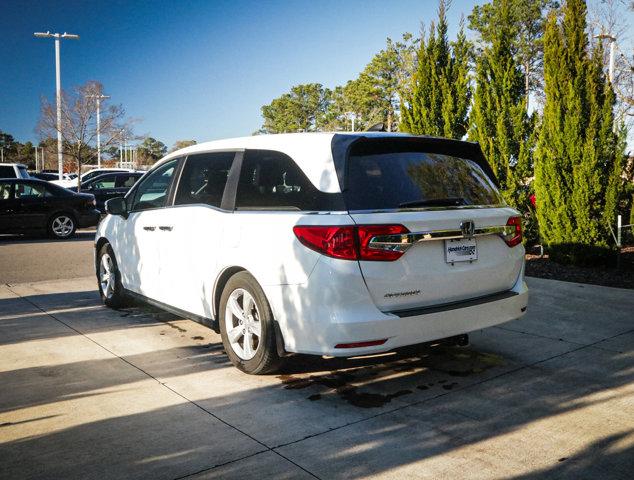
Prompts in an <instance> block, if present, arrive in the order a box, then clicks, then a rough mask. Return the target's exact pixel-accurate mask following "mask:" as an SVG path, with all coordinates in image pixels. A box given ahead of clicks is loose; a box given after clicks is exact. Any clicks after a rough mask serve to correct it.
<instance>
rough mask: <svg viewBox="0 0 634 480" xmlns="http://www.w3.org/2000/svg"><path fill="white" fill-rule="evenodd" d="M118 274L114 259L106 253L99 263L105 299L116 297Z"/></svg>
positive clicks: (100, 279) (100, 281)
mask: <svg viewBox="0 0 634 480" xmlns="http://www.w3.org/2000/svg"><path fill="white" fill-rule="evenodd" d="M115 280H116V273H115V269H114V264H113V262H112V258H111V257H110V255H109V254H107V253H104V254H103V255H102V256H101V261H100V262H99V285H100V286H101V291H102V292H103V295H104V297H106V298H108V299H110V298H112V295H114V287H115Z"/></svg>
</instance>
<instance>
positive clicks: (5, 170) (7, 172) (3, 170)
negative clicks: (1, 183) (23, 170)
mask: <svg viewBox="0 0 634 480" xmlns="http://www.w3.org/2000/svg"><path fill="white" fill-rule="evenodd" d="M0 178H15V170H13V167H10V166H8V165H0Z"/></svg>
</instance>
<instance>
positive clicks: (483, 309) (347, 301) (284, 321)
mask: <svg viewBox="0 0 634 480" xmlns="http://www.w3.org/2000/svg"><path fill="white" fill-rule="evenodd" d="M320 262H323V263H331V265H324V264H322V265H321V266H320V265H319V263H318V265H317V267H316V268H315V270H314V271H313V273H312V274H311V277H310V279H309V282H308V283H307V284H304V285H281V286H272V287H264V290H265V292H266V294H267V298H268V299H269V302H270V303H271V308H272V309H273V314H274V315H275V318H276V319H277V320H278V323H279V324H280V329H281V331H282V334H283V336H284V343H285V347H286V350H287V351H290V352H297V353H307V354H316V355H329V356H343V357H350V356H357V355H368V354H372V353H380V352H385V351H389V350H392V349H394V348H397V347H403V346H407V345H414V344H417V343H423V342H429V341H433V340H438V339H441V338H446V337H451V336H454V335H460V334H463V333H468V332H472V331H474V330H480V329H483V328H487V327H491V326H494V325H499V324H501V323H504V322H508V321H510V320H515V319H517V318H519V317H521V316H522V315H524V313H525V311H526V307H527V304H528V287H527V286H526V283H525V282H524V269H523V268H522V271H521V273H520V275H519V276H518V278H517V281H516V283H515V285H514V286H513V287H512V288H511V289H510V290H508V291H507V292H501V293H498V294H493V295H491V296H489V297H482V298H480V299H476V300H472V301H467V302H461V303H455V304H447V305H441V306H435V307H432V308H428V309H421V311H420V312H415V311H410V312H407V314H405V315H404V314H403V312H398V314H397V313H389V312H382V311H380V310H378V309H377V308H376V306H375V305H374V303H373V302H372V299H371V298H370V295H369V292H368V290H367V287H366V286H365V284H364V282H363V279H362V277H361V275H360V272H359V271H358V265H357V264H356V262H337V264H336V265H335V264H332V262H329V261H328V260H320ZM320 267H326V268H320ZM328 267H331V268H328ZM332 268H336V269H337V272H333V271H332ZM355 268H356V272H355ZM334 279H337V280H338V281H337V284H336V285H335V284H334V283H333V280H334ZM383 339H387V340H386V341H385V343H383V344H382V345H377V346H370V347H362V348H345V349H342V348H335V345H338V344H349V343H357V342H364V341H373V340H383Z"/></svg>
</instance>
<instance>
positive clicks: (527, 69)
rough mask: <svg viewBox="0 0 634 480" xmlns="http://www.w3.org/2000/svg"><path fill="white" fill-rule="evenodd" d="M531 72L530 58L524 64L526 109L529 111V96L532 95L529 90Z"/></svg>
mask: <svg viewBox="0 0 634 480" xmlns="http://www.w3.org/2000/svg"><path fill="white" fill-rule="evenodd" d="M530 73H531V66H530V65H529V63H528V60H526V63H525V64H524V88H525V90H524V95H526V111H527V112H528V101H529V96H530V90H529V85H530V81H529V75H530Z"/></svg>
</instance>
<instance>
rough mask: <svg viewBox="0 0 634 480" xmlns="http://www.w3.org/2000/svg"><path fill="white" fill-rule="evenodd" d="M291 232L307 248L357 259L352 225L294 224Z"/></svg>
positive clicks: (346, 258)
mask: <svg viewBox="0 0 634 480" xmlns="http://www.w3.org/2000/svg"><path fill="white" fill-rule="evenodd" d="M293 232H295V236H296V237H297V238H298V240H299V241H300V242H302V243H303V244H304V245H306V246H307V247H308V248H310V249H312V250H315V251H317V252H319V253H323V254H324V255H328V256H329V257H334V258H342V259H344V260H356V259H357V247H356V239H355V232H354V227H322V226H319V227H318V226H295V227H293Z"/></svg>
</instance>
